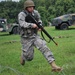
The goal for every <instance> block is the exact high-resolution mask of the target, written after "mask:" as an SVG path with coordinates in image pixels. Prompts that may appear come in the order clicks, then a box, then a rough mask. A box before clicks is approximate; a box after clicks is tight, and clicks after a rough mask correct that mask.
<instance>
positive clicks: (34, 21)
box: [27, 14, 58, 45]
mask: <svg viewBox="0 0 75 75" xmlns="http://www.w3.org/2000/svg"><path fill="white" fill-rule="evenodd" d="M27 17H28V19H30V20H32V23H35V24H36V25H37V26H38V28H40V29H41V30H42V31H43V32H44V33H45V34H46V36H47V37H48V38H49V39H51V40H52V41H53V42H54V43H55V45H58V44H57V43H56V42H55V41H54V39H53V38H52V37H51V36H50V35H49V34H48V32H47V31H46V30H45V29H44V28H43V26H42V25H40V23H38V22H37V21H36V20H35V18H34V17H33V16H32V15H31V14H28V15H27Z"/></svg>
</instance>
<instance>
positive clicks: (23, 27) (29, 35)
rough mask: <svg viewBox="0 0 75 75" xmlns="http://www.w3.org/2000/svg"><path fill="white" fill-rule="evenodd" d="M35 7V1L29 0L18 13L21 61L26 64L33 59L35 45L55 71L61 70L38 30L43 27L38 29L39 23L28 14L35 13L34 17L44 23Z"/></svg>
mask: <svg viewBox="0 0 75 75" xmlns="http://www.w3.org/2000/svg"><path fill="white" fill-rule="evenodd" d="M34 9H35V5H34V2H33V1H32V0H27V1H25V3H24V11H22V12H20V13H19V14H18V21H19V25H20V34H21V44H22V55H21V60H20V63H21V64H22V65H24V64H25V62H26V61H31V60H32V59H33V57H34V46H35V47H36V48H38V50H40V52H41V53H42V54H43V55H44V57H45V58H46V59H47V61H48V62H49V64H50V65H51V67H52V70H53V71H61V70H62V68H61V67H59V66H57V65H56V64H55V59H54V56H53V54H52V52H51V51H50V49H49V48H48V47H47V46H46V42H45V41H44V40H43V39H41V38H40V36H39V35H38V33H37V32H38V30H41V29H38V27H37V25H36V24H35V23H32V21H31V20H30V19H29V18H28V16H27V15H28V14H31V15H33V16H34V18H35V19H36V20H37V21H38V22H40V23H41V24H42V21H41V19H40V15H39V13H38V11H36V10H34Z"/></svg>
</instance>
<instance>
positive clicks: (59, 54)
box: [0, 26, 75, 75]
mask: <svg viewBox="0 0 75 75" xmlns="http://www.w3.org/2000/svg"><path fill="white" fill-rule="evenodd" d="M45 29H46V30H47V31H48V33H49V34H50V35H51V36H52V37H55V39H54V40H55V41H56V42H57V43H58V46H56V45H55V44H54V43H53V42H52V41H51V42H50V43H47V46H48V47H49V48H50V49H51V51H52V52H53V54H54V57H55V59H56V63H57V64H58V65H60V66H61V67H63V69H64V70H63V71H62V72H59V73H55V72H52V71H51V67H50V65H49V64H48V62H47V60H46V59H45V58H44V57H43V55H42V54H41V52H40V51H39V50H37V49H36V48H35V53H34V60H33V61H30V62H26V64H25V65H24V66H21V65H20V55H21V44H20V36H19V35H9V34H8V33H6V32H0V75H75V27H73V26H71V27H70V29H69V30H55V28H54V27H46V28H45ZM45 37H46V36H45ZM46 38H47V37H46ZM47 40H48V38H47Z"/></svg>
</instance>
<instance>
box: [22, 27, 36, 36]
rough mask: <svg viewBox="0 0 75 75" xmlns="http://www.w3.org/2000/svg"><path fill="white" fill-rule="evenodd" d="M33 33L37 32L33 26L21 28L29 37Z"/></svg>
mask: <svg viewBox="0 0 75 75" xmlns="http://www.w3.org/2000/svg"><path fill="white" fill-rule="evenodd" d="M34 34H37V29H35V28H23V35H25V36H27V37H29V36H32V35H34Z"/></svg>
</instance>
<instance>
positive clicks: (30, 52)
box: [21, 38, 34, 61]
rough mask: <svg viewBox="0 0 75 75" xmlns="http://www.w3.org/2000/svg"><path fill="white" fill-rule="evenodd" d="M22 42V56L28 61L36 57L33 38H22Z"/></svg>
mask: <svg viewBox="0 0 75 75" xmlns="http://www.w3.org/2000/svg"><path fill="white" fill-rule="evenodd" d="M21 42H22V58H23V59H24V60H27V61H31V60H32V59H33V57H34V48H33V40H31V39H25V38H22V39H21Z"/></svg>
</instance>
